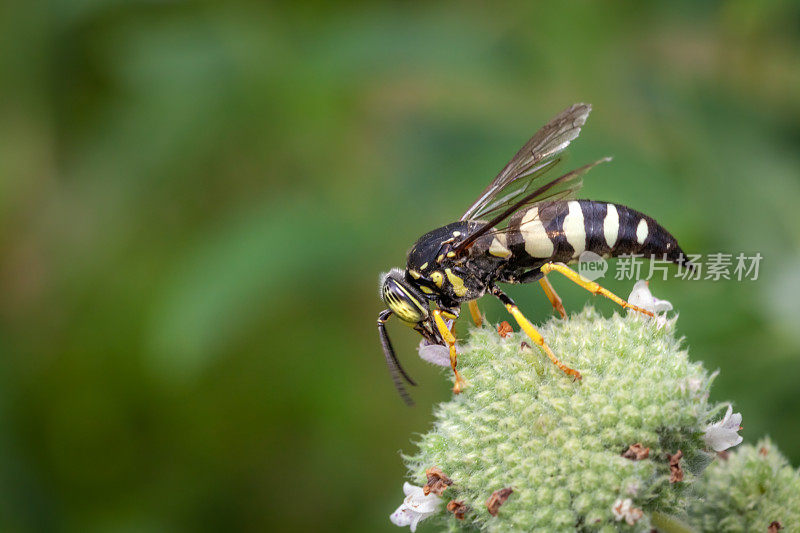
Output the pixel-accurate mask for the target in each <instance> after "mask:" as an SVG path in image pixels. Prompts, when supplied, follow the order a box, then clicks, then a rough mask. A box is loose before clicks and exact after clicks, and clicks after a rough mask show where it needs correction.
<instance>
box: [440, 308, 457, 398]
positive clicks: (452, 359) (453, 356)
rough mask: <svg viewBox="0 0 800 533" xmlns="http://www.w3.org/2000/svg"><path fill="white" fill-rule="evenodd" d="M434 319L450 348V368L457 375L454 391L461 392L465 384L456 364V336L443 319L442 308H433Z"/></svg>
mask: <svg viewBox="0 0 800 533" xmlns="http://www.w3.org/2000/svg"><path fill="white" fill-rule="evenodd" d="M433 321H434V323H436V329H438V330H439V335H441V336H442V339H444V342H446V343H447V346H448V347H449V348H450V368H452V369H453V375H454V376H455V380H456V382H455V384H454V385H453V392H454V393H455V394H458V393H460V392H461V388H462V386H463V385H464V380H463V379H462V378H461V376H460V375H459V373H458V370H456V364H457V363H458V360H457V359H456V338H455V337H454V336H453V334H452V333H451V332H450V330H449V329H447V324H445V321H444V319H442V311H441V310H440V309H434V310H433Z"/></svg>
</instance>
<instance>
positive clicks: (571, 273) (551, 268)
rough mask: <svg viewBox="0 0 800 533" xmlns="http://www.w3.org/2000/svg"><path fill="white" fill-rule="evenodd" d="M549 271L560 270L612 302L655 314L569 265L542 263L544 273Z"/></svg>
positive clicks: (560, 272) (646, 313) (648, 313)
mask: <svg viewBox="0 0 800 533" xmlns="http://www.w3.org/2000/svg"><path fill="white" fill-rule="evenodd" d="M548 272H558V273H559V274H563V275H564V276H566V277H567V278H569V280H570V281H572V282H574V283H577V284H578V285H580V286H581V287H583V288H584V289H586V290H587V291H589V292H591V293H592V294H600V295H602V296H605V297H606V298H608V299H609V300H611V301H612V302H614V303H616V304H618V305H621V306H622V307H623V308H625V309H631V310H633V311H638V312H640V313H644V314H645V315H647V316H653V313H651V312H650V311H648V310H647V309H642V308H641V307H637V306H635V305H632V304H629V303H628V302H626V301H625V300H623V299H622V298H620V297H619V296H617V295H616V294H614V293H613V292H611V291H610V290H608V289H606V288H604V287H601V286H600V285H599V284H597V283H595V282H594V281H589V280H588V279H586V278H584V277H583V276H581V275H580V274H578V273H577V272H575V271H574V270H572V269H571V268H569V267H568V266H567V265H564V264H561V263H545V264H544V265H542V274H544V275H547V273H548Z"/></svg>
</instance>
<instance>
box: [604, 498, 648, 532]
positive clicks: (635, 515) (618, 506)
mask: <svg viewBox="0 0 800 533" xmlns="http://www.w3.org/2000/svg"><path fill="white" fill-rule="evenodd" d="M611 512H612V513H613V514H614V520H616V521H617V522H619V521H621V520H625V522H627V523H628V525H629V526H632V525H634V524H635V523H636V522H638V521H639V519H640V518H642V515H643V514H644V513H642V510H641V509H639V508H637V507H634V506H633V501H631V499H630V498H625V499H624V500H623V499H622V498H619V499H617V501H615V502H614V505H612V506H611Z"/></svg>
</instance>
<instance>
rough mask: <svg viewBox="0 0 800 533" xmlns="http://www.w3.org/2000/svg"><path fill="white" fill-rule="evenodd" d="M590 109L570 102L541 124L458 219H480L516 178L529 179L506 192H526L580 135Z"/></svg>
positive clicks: (516, 181)
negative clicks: (548, 120) (511, 190)
mask: <svg viewBox="0 0 800 533" xmlns="http://www.w3.org/2000/svg"><path fill="white" fill-rule="evenodd" d="M591 110H592V106H591V105H589V104H574V105H572V106H570V107H568V108H567V109H565V110H564V111H562V112H561V113H559V114H558V115H556V116H555V117H554V118H553V119H552V120H550V122H548V123H547V124H545V125H544V127H542V129H540V130H539V131H537V132H536V133H535V134H534V136H533V137H531V139H530V140H529V141H528V142H527V143H525V145H524V146H523V147H522V148H520V150H519V151H518V152H517V153H516V154H515V155H514V157H512V158H511V161H509V162H508V164H507V165H506V166H505V167H504V168H503V170H501V171H500V173H499V174H498V175H497V177H496V178H495V179H493V180H492V182H491V183H490V184H489V185H488V186H487V187H486V188H485V189H484V190H483V192H482V193H481V194H480V196H478V199H477V200H475V202H474V203H473V204H472V205H471V206H470V207H469V209H467V211H466V212H465V213H464V215H463V216H462V217H461V220H473V219H476V218H480V217H482V216H483V215H484V214H485V213H486V212H487V210H492V209H494V208H496V199H497V196H498V195H499V194H500V193H501V192H503V191H504V190H505V189H507V188H508V187H509V185H511V184H514V183H519V180H520V179H523V178H530V179H528V180H526V182H525V183H524V184H522V185H521V187H519V188H517V189H516V190H515V191H514V192H512V193H510V195H511V196H518V195H519V194H523V193H524V192H526V191H528V190H529V189H530V188H531V186H532V184H533V182H534V181H537V180H538V179H539V178H541V177H542V176H543V175H544V174H546V173H548V172H549V171H551V170H552V169H553V168H554V167H555V166H556V164H557V163H558V162H559V161H560V159H559V158H556V156H557V155H558V154H559V153H560V152H561V151H563V150H564V149H565V148H566V147H567V146H569V143H570V142H571V141H573V140H574V139H575V138H576V137H577V136H578V135H579V134H580V132H581V126H583V125H584V124H585V123H586V118H587V117H588V116H589V112H590V111H591ZM507 197H509V193H508V191H506V193H505V194H503V198H507Z"/></svg>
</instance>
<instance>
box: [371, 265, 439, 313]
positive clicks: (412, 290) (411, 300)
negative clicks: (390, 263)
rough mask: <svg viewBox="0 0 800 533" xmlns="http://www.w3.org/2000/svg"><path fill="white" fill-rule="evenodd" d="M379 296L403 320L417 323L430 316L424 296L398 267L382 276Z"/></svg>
mask: <svg viewBox="0 0 800 533" xmlns="http://www.w3.org/2000/svg"><path fill="white" fill-rule="evenodd" d="M381 296H382V297H383V301H384V302H386V305H387V306H388V307H389V309H390V310H391V311H392V312H393V313H394V314H395V315H397V318H399V319H400V320H402V321H403V322H408V323H409V324H418V323H420V322H423V321H425V320H427V319H428V318H429V317H430V313H431V312H430V306H429V305H428V301H427V300H426V299H425V296H424V295H423V294H422V292H420V290H419V289H418V288H417V287H416V286H415V285H414V284H413V283H412V282H411V281H409V280H408V279H407V278H406V276H405V273H404V272H403V271H402V270H400V269H398V268H393V269H392V270H390V271H389V272H388V273H386V275H384V276H383V280H382V282H381Z"/></svg>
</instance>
